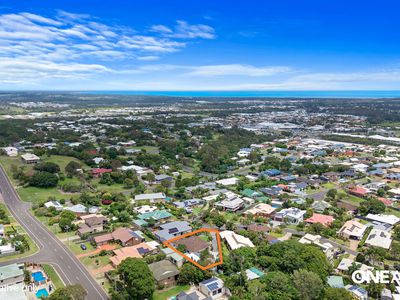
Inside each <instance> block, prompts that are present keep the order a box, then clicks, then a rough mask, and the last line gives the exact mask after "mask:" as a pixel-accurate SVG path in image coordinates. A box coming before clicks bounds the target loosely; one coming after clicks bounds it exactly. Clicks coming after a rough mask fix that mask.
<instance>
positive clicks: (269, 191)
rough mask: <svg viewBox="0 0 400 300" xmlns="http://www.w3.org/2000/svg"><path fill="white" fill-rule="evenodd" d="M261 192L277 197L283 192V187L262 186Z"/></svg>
mask: <svg viewBox="0 0 400 300" xmlns="http://www.w3.org/2000/svg"><path fill="white" fill-rule="evenodd" d="M260 192H263V193H264V194H265V195H267V196H270V197H277V196H279V195H280V194H281V192H282V188H281V187H279V186H273V187H270V188H262V189H260Z"/></svg>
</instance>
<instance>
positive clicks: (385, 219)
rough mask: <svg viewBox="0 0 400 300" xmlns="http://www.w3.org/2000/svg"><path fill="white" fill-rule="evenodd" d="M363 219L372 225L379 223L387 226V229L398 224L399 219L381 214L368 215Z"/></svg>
mask: <svg viewBox="0 0 400 300" xmlns="http://www.w3.org/2000/svg"><path fill="white" fill-rule="evenodd" d="M365 219H366V220H368V221H371V222H373V223H380V224H383V225H385V224H386V225H387V227H393V226H394V225H396V224H397V223H399V222H400V218H399V217H396V216H395V215H383V214H368V215H366V216H365Z"/></svg>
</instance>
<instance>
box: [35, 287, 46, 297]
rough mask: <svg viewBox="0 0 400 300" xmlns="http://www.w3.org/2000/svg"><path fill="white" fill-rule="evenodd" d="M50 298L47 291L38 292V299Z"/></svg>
mask: <svg viewBox="0 0 400 300" xmlns="http://www.w3.org/2000/svg"><path fill="white" fill-rule="evenodd" d="M48 296H49V293H48V292H47V290H46V289H40V290H38V291H37V292H36V298H38V299H41V298H47V297H48Z"/></svg>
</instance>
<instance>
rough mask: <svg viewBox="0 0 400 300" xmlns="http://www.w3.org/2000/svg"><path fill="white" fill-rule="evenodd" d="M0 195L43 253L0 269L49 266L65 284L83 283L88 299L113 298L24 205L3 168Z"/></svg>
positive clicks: (21, 259) (0, 172) (27, 206)
mask: <svg viewBox="0 0 400 300" xmlns="http://www.w3.org/2000/svg"><path fill="white" fill-rule="evenodd" d="M0 193H1V194H2V196H3V199H4V202H5V204H6V205H7V207H8V209H9V210H10V212H11V214H12V215H13V216H14V217H15V219H16V220H17V221H18V222H19V223H20V224H21V226H22V227H23V228H24V229H25V231H26V232H27V233H28V234H29V236H30V237H31V238H32V239H33V240H34V241H35V243H36V244H37V246H38V247H39V252H37V253H36V254H34V255H32V256H29V257H25V258H20V259H16V260H11V261H7V262H1V263H0V266H3V265H8V264H10V263H14V262H17V263H18V262H33V263H48V264H51V265H52V266H53V267H54V268H55V270H56V271H57V272H58V274H59V275H60V277H61V279H62V280H63V281H64V282H65V284H68V285H70V284H81V285H82V286H83V287H84V288H85V289H86V291H87V297H86V299H88V300H103V299H104V300H106V299H109V298H108V296H107V294H106V293H105V292H104V290H103V289H102V287H101V286H100V285H99V284H98V283H97V282H96V280H95V279H94V278H93V277H92V276H91V275H90V273H89V271H88V270H87V269H86V267H85V266H84V265H82V264H81V262H80V261H79V260H78V259H77V258H76V257H75V256H74V255H73V254H72V252H71V251H70V250H69V249H68V248H67V246H66V245H64V244H63V243H62V242H61V241H60V240H59V239H58V238H57V237H56V236H55V235H54V234H53V233H52V232H51V231H50V230H48V229H47V227H46V226H45V225H43V224H42V223H41V222H40V221H39V220H37V219H36V218H35V217H34V216H32V214H31V213H30V211H29V208H30V204H29V203H25V202H23V201H22V200H21V199H20V198H19V196H18V194H17V192H16V191H15V189H14V187H13V186H12V184H11V182H10V180H9V179H8V177H7V175H6V173H5V171H4V169H3V168H2V167H1V166H0Z"/></svg>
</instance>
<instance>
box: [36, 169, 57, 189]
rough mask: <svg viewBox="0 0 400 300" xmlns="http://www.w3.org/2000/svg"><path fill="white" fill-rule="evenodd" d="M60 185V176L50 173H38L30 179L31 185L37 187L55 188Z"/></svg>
mask: <svg viewBox="0 0 400 300" xmlns="http://www.w3.org/2000/svg"><path fill="white" fill-rule="evenodd" d="M57 183H58V176H57V175H56V174H52V173H49V172H36V173H35V174H33V175H32V177H31V178H30V179H29V184H30V185H31V186H36V187H42V188H47V187H54V186H56V185H57Z"/></svg>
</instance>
